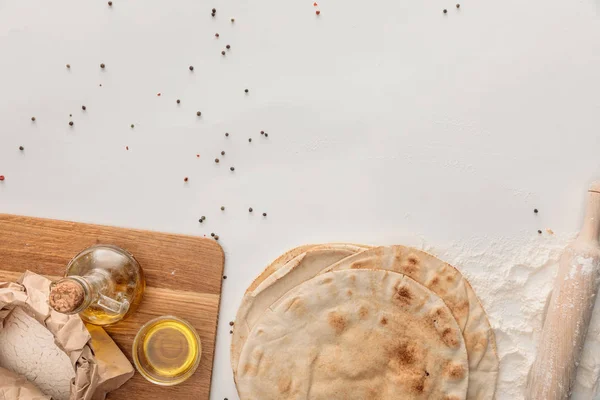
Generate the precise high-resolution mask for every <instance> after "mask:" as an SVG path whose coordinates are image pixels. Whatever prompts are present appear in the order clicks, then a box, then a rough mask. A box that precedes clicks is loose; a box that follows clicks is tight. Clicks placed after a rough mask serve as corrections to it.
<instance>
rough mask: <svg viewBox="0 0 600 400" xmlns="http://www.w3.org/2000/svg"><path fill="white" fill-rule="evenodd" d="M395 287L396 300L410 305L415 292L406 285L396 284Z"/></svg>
mask: <svg viewBox="0 0 600 400" xmlns="http://www.w3.org/2000/svg"><path fill="white" fill-rule="evenodd" d="M394 289H395V290H396V292H395V293H394V300H396V301H398V302H400V303H402V304H405V305H410V303H411V300H412V298H413V294H412V292H411V291H410V289H409V288H407V287H406V286H396V287H395V288H394Z"/></svg>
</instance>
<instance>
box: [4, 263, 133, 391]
mask: <svg viewBox="0 0 600 400" xmlns="http://www.w3.org/2000/svg"><path fill="white" fill-rule="evenodd" d="M49 287H50V281H49V280H48V279H46V278H44V277H43V276H41V275H37V274H35V273H33V272H30V271H27V272H25V273H24V274H23V275H22V276H21V277H20V278H19V280H18V283H10V282H0V329H2V328H3V321H4V320H5V319H6V318H7V317H8V316H9V315H10V313H11V312H12V311H13V310H14V309H15V307H22V308H24V309H26V310H27V312H28V314H31V315H32V316H33V317H34V318H35V319H36V320H37V321H38V322H39V323H40V324H42V325H43V326H45V327H46V328H47V329H48V330H49V331H50V332H51V333H52V334H53V335H54V342H55V343H56V345H57V346H58V347H59V348H60V349H62V350H63V351H64V352H65V353H66V354H67V356H68V357H69V359H70V360H71V364H72V365H73V368H74V370H75V378H74V379H72V380H71V394H70V397H69V399H70V400H104V398H105V397H106V393H108V392H110V391H111V390H115V389H117V388H118V387H120V386H121V385H122V384H123V383H125V382H126V381H127V380H129V379H130V378H131V377H132V376H133V374H134V370H133V367H132V365H131V363H130V362H129V360H127V358H126V357H125V355H124V354H123V353H122V352H121V350H119V348H118V347H117V345H116V344H115V343H114V342H113V341H112V339H111V338H110V336H109V335H108V334H107V333H106V332H105V331H104V329H102V328H100V327H96V326H91V325H90V330H89V331H88V329H86V326H85V324H84V323H83V321H82V320H81V318H79V316H77V315H65V314H60V313H57V312H56V311H54V310H53V309H52V308H50V307H49V306H48V293H49ZM0 398H2V399H3V400H4V399H6V400H42V399H44V400H46V399H50V396H46V395H44V394H43V393H42V392H40V391H39V389H37V388H36V387H35V386H34V385H33V384H31V383H30V382H28V381H27V380H26V379H25V378H23V377H21V376H19V375H17V374H15V373H13V372H10V371H8V370H6V369H3V368H1V367H0Z"/></svg>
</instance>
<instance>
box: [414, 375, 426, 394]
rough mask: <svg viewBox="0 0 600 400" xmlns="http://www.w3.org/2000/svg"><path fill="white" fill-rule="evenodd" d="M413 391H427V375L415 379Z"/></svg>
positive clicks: (417, 392)
mask: <svg viewBox="0 0 600 400" xmlns="http://www.w3.org/2000/svg"><path fill="white" fill-rule="evenodd" d="M412 391H413V393H416V394H420V393H423V392H424V391H425V377H421V378H418V379H415V380H414V381H413V384H412Z"/></svg>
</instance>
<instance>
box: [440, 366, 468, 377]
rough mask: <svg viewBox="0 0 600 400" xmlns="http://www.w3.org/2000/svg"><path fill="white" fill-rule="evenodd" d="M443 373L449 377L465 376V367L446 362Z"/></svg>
mask: <svg viewBox="0 0 600 400" xmlns="http://www.w3.org/2000/svg"><path fill="white" fill-rule="evenodd" d="M443 374H444V375H445V376H447V377H449V378H451V379H463V378H464V377H465V374H466V372H465V367H463V366H462V365H457V364H452V363H450V362H448V363H447V364H446V365H445V366H444V372H443Z"/></svg>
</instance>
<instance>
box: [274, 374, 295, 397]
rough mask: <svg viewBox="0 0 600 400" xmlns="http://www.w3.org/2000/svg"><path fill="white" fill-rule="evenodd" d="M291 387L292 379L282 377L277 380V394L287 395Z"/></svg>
mask: <svg viewBox="0 0 600 400" xmlns="http://www.w3.org/2000/svg"><path fill="white" fill-rule="evenodd" d="M291 386H292V379H291V378H290V377H289V376H282V377H281V378H279V381H278V382H277V389H279V393H287V392H289V391H290V387H291Z"/></svg>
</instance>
